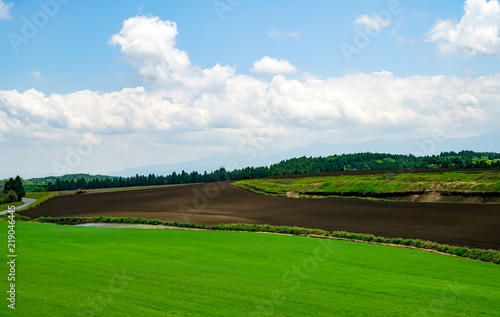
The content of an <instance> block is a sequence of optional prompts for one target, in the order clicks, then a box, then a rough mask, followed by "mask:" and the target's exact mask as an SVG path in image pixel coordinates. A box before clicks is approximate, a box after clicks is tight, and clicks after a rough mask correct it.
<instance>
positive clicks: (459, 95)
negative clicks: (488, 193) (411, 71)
mask: <svg viewBox="0 0 500 317" xmlns="http://www.w3.org/2000/svg"><path fill="white" fill-rule="evenodd" d="M177 34H178V32H177V27H176V24H175V23H174V22H171V21H162V20H161V19H160V18H158V17H148V16H139V17H134V18H130V19H128V20H126V21H124V23H123V28H122V29H121V31H120V32H119V33H118V34H115V35H113V36H111V38H110V40H109V44H110V45H112V46H114V47H116V48H119V50H120V52H121V54H122V56H123V59H124V60H125V61H127V62H128V63H129V64H130V65H131V66H132V67H135V68H136V69H137V76H139V77H140V78H141V79H142V80H144V81H147V82H148V83H151V84H153V85H154V86H155V89H146V88H144V87H142V86H140V87H133V88H124V89H122V90H120V91H114V92H97V91H89V90H83V91H77V92H74V93H70V94H51V95H45V94H44V93H43V92H40V91H37V90H35V89H30V90H27V91H24V92H19V91H17V90H0V142H1V143H2V144H3V145H4V146H7V147H8V148H9V146H16V145H15V144H14V143H19V142H20V140H21V141H22V142H23V143H25V144H30V145H31V146H32V147H33V148H34V149H36V147H37V146H39V147H41V148H43V147H47V146H49V145H51V144H57V145H59V146H60V145H61V144H75V143H77V142H78V141H79V140H81V139H82V138H93V137H96V136H98V135H104V136H106V137H107V138H108V139H113V140H115V141H114V142H112V143H110V144H109V145H108V146H107V150H109V151H110V152H112V153H117V155H122V154H120V153H125V154H123V155H135V156H138V157H139V158H140V159H141V160H143V159H144V158H143V157H141V156H140V155H139V153H142V154H143V155H147V154H146V153H150V155H152V154H151V153H152V152H151V151H152V150H150V149H151V148H152V147H154V146H159V148H161V145H171V146H187V147H191V150H193V151H194V152H196V150H195V149H198V150H197V151H198V153H199V149H200V148H206V147H207V146H211V147H212V148H211V150H212V151H224V150H225V151H231V150H232V149H235V148H238V147H239V146H240V145H241V144H242V143H244V142H248V140H252V139H255V138H261V137H262V135H265V134H266V133H267V135H269V134H270V133H271V134H272V135H273V138H272V142H273V143H270V144H269V145H270V146H279V147H282V148H285V147H292V146H297V145H301V144H302V145H303V144H307V143H311V142H318V141H323V142H329V143H347V142H353V141H362V140H366V139H373V138H387V137H427V136H430V135H432V133H433V131H434V130H435V129H437V128H440V129H444V130H445V131H449V132H450V133H452V135H451V136H457V131H456V130H451V128H450V127H454V129H455V128H456V127H460V129H462V127H463V128H464V130H463V133H464V134H465V135H464V136H468V135H471V134H478V133H481V132H486V131H488V129H489V128H488V127H490V128H491V127H497V125H498V121H499V120H500V109H499V108H498V104H500V75H491V76H485V77H479V78H457V77H447V76H411V77H406V78H401V77H397V76H394V75H393V74H392V73H390V72H388V71H383V70H381V71H380V72H376V73H355V74H350V75H345V76H342V77H336V78H326V79H317V78H314V77H309V79H305V80H297V79H293V78H288V77H286V76H285V74H289V73H293V72H296V71H297V69H296V68H295V66H293V65H292V64H290V63H289V62H287V61H284V60H276V59H272V58H270V57H267V56H266V57H264V58H262V59H261V60H259V61H257V62H255V64H254V71H256V72H266V73H274V74H276V75H274V76H273V77H272V79H269V80H262V79H258V78H255V77H252V76H247V75H242V74H238V73H237V72H236V69H235V68H234V67H230V66H221V65H219V64H217V65H215V66H214V67H212V68H205V69H202V68H200V67H198V66H195V65H192V64H191V62H190V60H189V56H188V54H187V52H185V51H182V50H180V49H179V48H177V47H176V41H175V37H176V36H177ZM276 117H280V118H285V120H284V121H283V122H286V124H282V125H280V126H279V128H275V129H273V130H272V131H270V128H269V127H270V125H271V123H272V122H273V120H275V119H276ZM270 142H271V141H270ZM176 149H178V148H177V147H176ZM148 151H150V152H148ZM188 152H189V151H188ZM207 154H209V153H207ZM158 161H159V162H162V161H163V162H164V161H165V158H161V160H160V159H158ZM129 164H130V161H129ZM143 165H144V164H143ZM116 169H118V168H116Z"/></svg>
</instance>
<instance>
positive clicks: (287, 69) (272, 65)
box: [252, 56, 297, 74]
mask: <svg viewBox="0 0 500 317" xmlns="http://www.w3.org/2000/svg"><path fill="white" fill-rule="evenodd" d="M252 71H253V72H256V73H266V74H293V73H296V72H297V67H295V66H294V65H292V64H290V63H289V62H288V61H286V60H284V59H279V60H278V59H275V58H271V57H269V56H264V57H262V58H261V59H260V60H258V61H256V62H254V63H253V68H252Z"/></svg>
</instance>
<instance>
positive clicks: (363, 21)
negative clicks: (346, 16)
mask: <svg viewBox="0 0 500 317" xmlns="http://www.w3.org/2000/svg"><path fill="white" fill-rule="evenodd" d="M390 24H391V21H390V20H384V19H383V18H382V17H380V16H378V15H372V16H369V15H367V14H363V15H362V16H360V17H359V18H357V19H356V20H354V25H356V26H364V27H366V28H368V29H369V30H371V31H376V32H379V31H381V30H383V29H384V28H386V27H388V26H389V25H390Z"/></svg>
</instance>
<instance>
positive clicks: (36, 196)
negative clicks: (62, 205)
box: [0, 192, 58, 211]
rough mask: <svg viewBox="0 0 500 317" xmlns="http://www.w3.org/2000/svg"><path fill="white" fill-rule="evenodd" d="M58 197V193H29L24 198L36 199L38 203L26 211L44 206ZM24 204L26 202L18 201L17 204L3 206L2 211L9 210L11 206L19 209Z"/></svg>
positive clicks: (0, 208)
mask: <svg viewBox="0 0 500 317" xmlns="http://www.w3.org/2000/svg"><path fill="white" fill-rule="evenodd" d="M57 196H58V193H56V192H35V193H34V192H28V193H26V196H24V197H26V198H32V199H36V202H34V203H32V204H31V205H29V206H28V207H26V209H30V208H34V207H36V206H39V205H40V204H43V203H44V202H46V201H47V200H49V199H51V198H54V197H57ZM22 204H24V202H22V201H18V202H15V203H8V204H1V205H0V211H3V210H7V208H9V206H16V207H17V206H21V205H22ZM24 210H25V209H24Z"/></svg>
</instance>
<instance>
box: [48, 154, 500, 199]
mask: <svg viewBox="0 0 500 317" xmlns="http://www.w3.org/2000/svg"><path fill="white" fill-rule="evenodd" d="M434 168H447V169H461V168H500V153H482V152H472V151H462V152H459V153H456V152H444V153H441V154H440V155H432V156H414V155H395V154H381V153H369V152H367V153H358V154H342V155H332V156H328V157H305V156H303V157H299V158H292V159H289V160H283V161H281V162H279V163H276V164H273V165H271V166H269V167H267V166H261V167H245V168H242V169H235V170H233V171H227V170H226V169H225V168H224V167H221V168H219V169H217V170H215V171H213V172H210V173H207V172H206V171H205V172H204V173H203V174H200V173H198V172H191V173H187V172H186V171H184V170H183V171H181V173H179V174H178V173H176V172H173V173H172V174H170V175H167V176H157V175H154V174H150V175H148V176H144V175H135V176H133V177H127V178H122V177H119V178H93V179H91V180H89V181H86V180H85V179H84V178H83V177H81V178H78V179H76V180H68V179H65V180H62V181H61V180H59V179H57V180H56V181H55V183H52V182H50V183H49V184H48V186H47V190H49V191H54V190H74V189H76V188H85V189H92V188H110V187H130V186H147V185H166V184H187V183H208V182H217V181H224V180H239V179H250V178H261V177H269V176H283V175H292V174H311V173H322V172H336V171H356V170H412V169H434Z"/></svg>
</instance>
